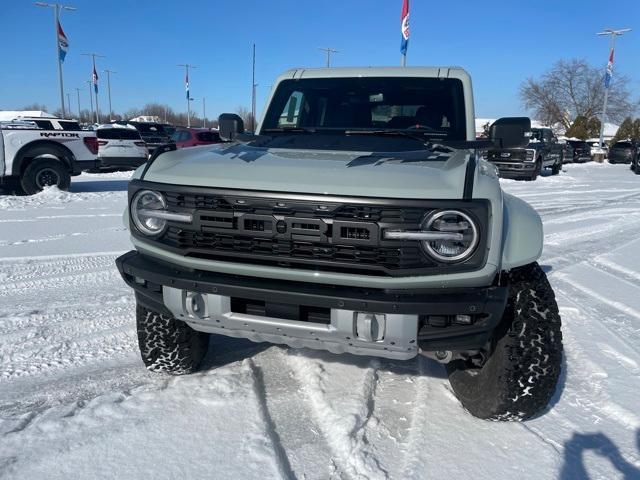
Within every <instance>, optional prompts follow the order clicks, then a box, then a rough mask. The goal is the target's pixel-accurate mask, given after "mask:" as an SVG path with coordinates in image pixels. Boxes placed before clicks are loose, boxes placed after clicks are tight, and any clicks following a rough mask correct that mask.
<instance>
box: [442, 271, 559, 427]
mask: <svg viewBox="0 0 640 480" xmlns="http://www.w3.org/2000/svg"><path fill="white" fill-rule="evenodd" d="M508 281H509V299H508V302H507V308H506V310H505V313H504V316H503V318H502V321H501V323H500V325H499V326H498V327H497V328H496V331H495V332H494V337H493V339H492V342H491V343H492V348H491V349H490V352H491V353H490V354H489V357H488V358H487V360H486V362H485V363H484V365H483V366H482V367H480V368H478V367H474V366H472V365H471V364H469V363H466V362H465V361H464V360H456V361H454V362H451V363H449V364H447V373H448V375H449V382H450V383H451V387H452V388H453V391H454V393H455V395H456V396H457V397H458V399H459V400H460V402H461V403H462V405H463V406H464V408H466V409H467V410H468V411H469V412H470V413H471V414H472V415H474V416H476V417H478V418H483V419H487V420H503V421H521V420H526V419H528V418H531V417H532V416H534V415H536V414H537V413H539V412H541V411H542V410H543V409H544V408H545V407H546V406H547V404H548V403H549V401H550V400H551V397H552V396H553V394H554V392H555V389H556V384H557V383H558V377H559V376H560V370H561V364H562V332H561V330H560V314H559V313H558V305H557V304H556V300H555V296H554V294H553V290H552V289H551V286H550V285H549V282H548V280H547V277H546V275H545V274H544V272H543V271H542V269H541V268H540V266H539V265H538V264H537V263H533V264H530V265H527V266H525V267H520V268H517V269H514V270H512V271H511V272H510V273H509V274H508Z"/></svg>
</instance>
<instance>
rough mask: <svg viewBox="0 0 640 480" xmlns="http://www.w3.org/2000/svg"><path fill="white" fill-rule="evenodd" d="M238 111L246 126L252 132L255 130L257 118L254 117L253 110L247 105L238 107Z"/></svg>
mask: <svg viewBox="0 0 640 480" xmlns="http://www.w3.org/2000/svg"><path fill="white" fill-rule="evenodd" d="M236 113H237V114H238V115H239V116H240V118H242V121H243V122H244V128H246V129H247V130H248V131H250V132H253V131H255V128H256V124H255V123H256V122H255V118H253V115H252V114H251V110H249V109H248V108H247V107H238V108H236Z"/></svg>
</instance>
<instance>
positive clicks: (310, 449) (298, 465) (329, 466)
mask: <svg viewBox="0 0 640 480" xmlns="http://www.w3.org/2000/svg"><path fill="white" fill-rule="evenodd" d="M287 352H288V350H287V347H279V346H274V347H270V348H268V349H267V350H265V351H263V352H261V353H259V354H258V355H255V356H254V357H253V358H252V359H251V360H250V362H251V364H252V366H253V368H254V372H255V373H256V377H257V378H259V382H258V385H259V387H260V388H259V398H261V402H262V405H263V412H264V416H265V418H266V419H267V421H268V422H269V423H270V424H271V426H272V431H273V433H274V435H273V436H274V437H276V440H277V441H274V443H275V444H279V445H280V447H281V453H280V456H281V457H282V458H283V459H286V464H287V465H288V468H284V469H283V470H284V471H287V472H288V473H290V474H291V475H292V476H293V478H296V477H297V478H304V479H306V480H314V479H317V480H325V479H327V478H331V479H341V478H344V472H343V471H342V470H340V468H339V467H338V466H337V465H336V464H335V461H334V459H333V453H332V451H331V449H330V447H329V445H328V444H327V441H326V438H325V437H324V436H323V435H322V434H321V433H320V432H321V429H320V427H319V426H318V425H317V423H316V421H315V418H314V416H313V414H312V412H311V411H310V408H309V401H308V400H307V398H306V397H305V395H304V394H303V393H302V392H301V389H300V388H291V382H292V381H294V382H295V377H294V372H293V371H292V369H291V367H290V365H289V359H290V354H289V353H287ZM296 383H297V382H296Z"/></svg>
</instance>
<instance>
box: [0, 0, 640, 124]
mask: <svg viewBox="0 0 640 480" xmlns="http://www.w3.org/2000/svg"><path fill="white" fill-rule="evenodd" d="M51 1H54V0H51ZM58 1H60V0H58ZM66 3H68V4H70V5H73V6H75V7H77V9H78V10H77V11H75V12H64V13H63V15H62V18H61V22H62V25H63V27H64V29H65V31H66V33H67V36H68V37H69V41H70V43H71V46H70V50H69V54H68V55H67V61H66V62H65V64H64V72H65V75H64V78H65V90H66V91H68V92H71V93H72V97H71V99H72V103H71V107H72V110H73V111H75V110H76V108H77V107H76V105H77V102H76V96H75V93H76V92H75V90H74V88H75V87H84V88H85V89H86V85H85V84H84V81H85V80H87V79H89V78H90V74H91V65H90V59H89V58H88V57H83V56H80V53H84V52H92V51H93V52H98V53H100V54H103V55H106V57H107V58H104V59H99V63H98V67H99V73H100V76H101V91H100V102H101V110H103V109H104V106H106V103H107V102H106V76H105V74H104V73H102V70H103V69H104V68H109V69H111V70H116V71H117V72H118V73H117V74H116V75H114V76H113V77H112V95H113V108H114V110H115V111H117V112H122V111H124V110H126V109H128V108H130V107H141V106H143V105H144V104H145V103H148V102H160V103H167V104H169V105H171V106H172V107H173V108H174V109H176V110H179V111H183V110H186V105H185V100H184V98H185V94H184V71H183V70H182V69H179V68H178V67H177V66H176V64H178V63H191V64H195V65H197V66H198V69H197V70H194V71H193V72H192V74H191V78H190V79H191V95H192V96H193V97H195V98H196V100H197V102H198V103H197V108H198V109H200V106H199V105H200V99H201V98H202V97H203V96H204V97H206V102H207V114H208V116H213V115H214V114H216V115H217V114H218V113H222V112H223V111H234V110H235V109H236V108H237V107H238V106H240V105H243V106H247V107H248V106H249V105H250V94H251V44H252V43H253V42H254V41H255V43H256V44H257V53H258V58H257V80H256V81H257V83H258V84H259V86H258V89H257V91H258V109H259V111H260V110H262V106H263V104H264V102H265V100H266V95H267V93H268V91H269V87H270V85H271V84H272V82H273V80H274V78H275V77H276V76H277V75H278V74H279V73H280V72H281V71H283V70H285V69H288V68H291V67H301V66H303V67H319V66H323V65H324V61H325V60H324V57H323V54H322V52H320V51H319V50H318V47H323V46H331V47H333V48H336V49H338V50H339V51H340V53H338V54H336V55H335V56H334V62H333V64H334V65H336V66H352V65H397V64H398V63H399V61H400V52H399V47H400V20H399V17H400V9H401V3H402V1H401V0H340V1H337V0H333V1H326V0H325V1H318V0H316V1H310V0H269V1H265V0H245V1H228V2H218V1H213V0H211V1H187V0H183V1H176V0H155V1H152V0H136V1H124V0H111V1H106V0H105V1H90V0H66ZM639 20H640V1H638V0H609V1H608V2H602V1H594V0H564V1H560V0H555V1H550V0H534V1H528V2H521V1H517V0H499V1H492V0H484V1H478V0H474V1H467V0H449V1H441V0H438V1H435V0H412V2H411V40H410V44H409V53H408V63H409V65H459V66H463V67H464V68H466V69H467V70H468V71H469V72H470V73H471V75H472V78H473V81H474V88H475V101H476V114H477V115H478V116H486V117H498V116H504V115H515V114H520V113H523V111H522V108H521V104H520V100H519V98H518V87H519V85H520V83H521V82H522V80H524V79H525V78H527V77H529V76H534V77H535V76H538V75H540V74H541V73H542V72H544V71H545V70H546V69H548V68H549V67H550V66H551V65H552V64H553V62H555V61H556V60H558V59H560V58H574V57H583V58H586V59H587V60H588V61H589V62H591V63H593V64H595V65H598V64H601V65H603V69H604V64H605V63H606V60H607V55H608V52H607V51H608V45H607V40H606V39H604V38H601V37H597V36H596V35H595V32H597V31H600V30H601V29H603V28H605V27H615V28H621V27H631V28H635V31H633V32H631V33H629V34H627V35H626V36H624V37H623V38H622V39H621V40H620V41H619V43H618V48H617V49H616V72H617V73H625V74H627V75H629V76H630V77H631V79H632V87H633V89H634V91H635V92H636V94H637V93H638V92H640V21H639ZM0 35H1V37H2V44H3V47H2V57H3V68H1V69H0V86H1V88H0V109H14V108H20V107H22V106H24V105H26V104H29V103H34V102H38V103H44V104H46V105H47V106H49V109H50V110H51V111H53V110H55V109H56V108H58V106H59V94H58V84H57V73H56V63H55V56H54V55H55V51H54V48H55V46H54V44H53V41H54V40H53V35H54V33H53V13H52V11H51V10H50V9H44V8H38V7H36V6H34V4H33V2H32V1H29V0H3V1H2V9H1V10H0ZM83 93H84V94H83V96H82V98H81V101H82V103H83V108H87V107H88V102H89V100H88V93H86V91H85V92H83Z"/></svg>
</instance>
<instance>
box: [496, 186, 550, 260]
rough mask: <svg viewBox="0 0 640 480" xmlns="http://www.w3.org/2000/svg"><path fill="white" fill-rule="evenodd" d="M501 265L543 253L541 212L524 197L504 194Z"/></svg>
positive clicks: (534, 257) (528, 258)
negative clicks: (539, 213) (523, 198)
mask: <svg viewBox="0 0 640 480" xmlns="http://www.w3.org/2000/svg"><path fill="white" fill-rule="evenodd" d="M503 205H504V208H503V225H502V269H503V270H511V269H512V268H516V267H521V266H523V265H527V264H529V263H532V262H535V261H536V260H538V259H539V258H540V256H541V255H542V246H543V243H544V231H543V226H542V220H541V219H540V215H538V212H536V211H535V209H534V208H533V207H532V206H531V205H529V204H528V203H527V202H525V201H524V200H521V199H519V198H518V197H514V196H513V195H509V194H508V193H504V194H503Z"/></svg>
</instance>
